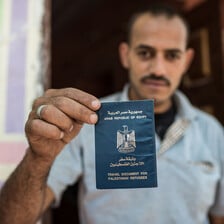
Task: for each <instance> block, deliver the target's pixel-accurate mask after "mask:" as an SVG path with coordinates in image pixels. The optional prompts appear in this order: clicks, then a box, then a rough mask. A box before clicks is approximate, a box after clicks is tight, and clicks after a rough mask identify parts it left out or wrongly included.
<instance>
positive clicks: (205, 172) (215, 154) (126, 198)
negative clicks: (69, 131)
mask: <svg viewBox="0 0 224 224" xmlns="http://www.w3.org/2000/svg"><path fill="white" fill-rule="evenodd" d="M174 99H175V102H176V105H177V116H176V119H175V122H174V123H173V124H172V125H171V126H170V127H169V129H168V130H167V133H166V135H165V138H164V140H163V141H161V140H160V139H159V137H158V136H157V135H156V148H157V169H158V171H157V172H158V187H157V188H148V189H116V190H97V189H96V182H95V144H94V126H93V125H84V127H83V129H82V131H81V132H80V134H79V136H78V137H77V138H75V139H74V140H73V141H72V142H71V143H70V144H68V145H67V146H66V147H65V149H64V150H63V151H62V152H61V154H60V155H59V156H58V157H57V159H56V161H55V163H54V165H53V167H52V169H51V172H50V175H49V178H48V185H49V186H50V187H51V189H52V190H53V192H54V193H55V197H56V200H57V201H58V202H59V201H60V197H61V194H62V193H63V191H64V190H65V188H66V187H67V186H68V185H71V184H73V183H75V182H76V181H77V180H78V179H79V177H81V183H80V189H79V190H80V191H79V208H80V210H79V212H80V219H81V223H82V224H90V223H91V224H101V223H102V224H105V223H107V224H115V223H128V224H136V223H153V224H164V223H166V224H173V223H181V224H189V223H191V224H194V223H195V224H196V223H197V224H205V223H209V222H208V213H212V214H214V215H224V133H223V128H222V127H221V125H220V124H219V123H218V122H217V120H216V119H215V118H213V117H212V116H210V115H208V114H206V113H204V112H202V111H200V110H198V109H196V108H194V107H193V106H192V105H191V104H190V102H189V101H188V99H187V98H186V97H185V96H184V95H183V94H182V93H181V92H179V91H177V92H176V93H175V95H174ZM127 100H128V86H125V88H124V90H123V91H122V92H121V93H117V94H113V95H111V96H109V97H106V98H104V99H102V101H127ZM105 150H106V149H105Z"/></svg>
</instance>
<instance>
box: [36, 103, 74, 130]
mask: <svg viewBox="0 0 224 224" xmlns="http://www.w3.org/2000/svg"><path fill="white" fill-rule="evenodd" d="M40 115H41V119H42V120H45V121H47V122H48V123H50V124H53V125H55V126H57V127H58V128H59V129H61V130H63V131H66V132H70V131H71V130H72V129H73V121H72V119H71V118H69V117H68V116H67V115H66V114H65V113H63V112H62V111H61V110H59V109H58V108H56V107H55V106H53V105H44V107H43V108H42V110H41V114H40Z"/></svg>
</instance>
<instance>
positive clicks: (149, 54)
mask: <svg viewBox="0 0 224 224" xmlns="http://www.w3.org/2000/svg"><path fill="white" fill-rule="evenodd" d="M137 54H138V55H139V56H140V57H141V58H142V59H149V58H152V57H153V52H150V51H138V52H137Z"/></svg>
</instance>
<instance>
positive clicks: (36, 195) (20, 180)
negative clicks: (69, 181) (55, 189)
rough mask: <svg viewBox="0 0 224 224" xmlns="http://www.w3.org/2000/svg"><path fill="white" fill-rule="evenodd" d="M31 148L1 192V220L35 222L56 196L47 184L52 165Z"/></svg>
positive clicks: (3, 221) (9, 222)
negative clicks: (36, 158) (43, 160)
mask: <svg viewBox="0 0 224 224" xmlns="http://www.w3.org/2000/svg"><path fill="white" fill-rule="evenodd" d="M32 157H33V155H32V152H28V153H27V154H26V156H25V157H24V159H23V161H22V163H21V164H20V165H19V166H18V167H17V169H16V170H15V172H14V173H13V174H12V175H11V177H10V178H9V180H8V181H7V182H6V184H5V185H4V187H3V189H2V191H1V194H0V220H1V223H2V224H11V223H18V224H20V223H27V224H28V223H29V224H31V223H35V222H36V221H37V220H38V218H39V217H40V216H41V214H42V213H43V211H44V210H45V209H47V207H48V206H49V205H50V204H51V202H52V201H53V199H54V195H53V193H52V192H51V191H50V189H49V188H48V187H47V186H46V178H47V175H48V170H49V165H47V164H44V163H42V161H35V158H32Z"/></svg>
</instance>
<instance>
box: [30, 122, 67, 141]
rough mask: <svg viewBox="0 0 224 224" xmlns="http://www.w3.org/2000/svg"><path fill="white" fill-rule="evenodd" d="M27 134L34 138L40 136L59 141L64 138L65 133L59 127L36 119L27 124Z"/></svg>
mask: <svg viewBox="0 0 224 224" xmlns="http://www.w3.org/2000/svg"><path fill="white" fill-rule="evenodd" d="M26 133H27V134H31V135H32V136H40V137H44V138H49V139H55V140H59V139H62V138H63V137H64V132H63V131H61V130H60V129H59V128H58V127H57V126H55V125H52V124H49V123H47V122H45V121H42V120H40V119H34V120H31V121H30V122H28V123H27V125H26Z"/></svg>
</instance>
